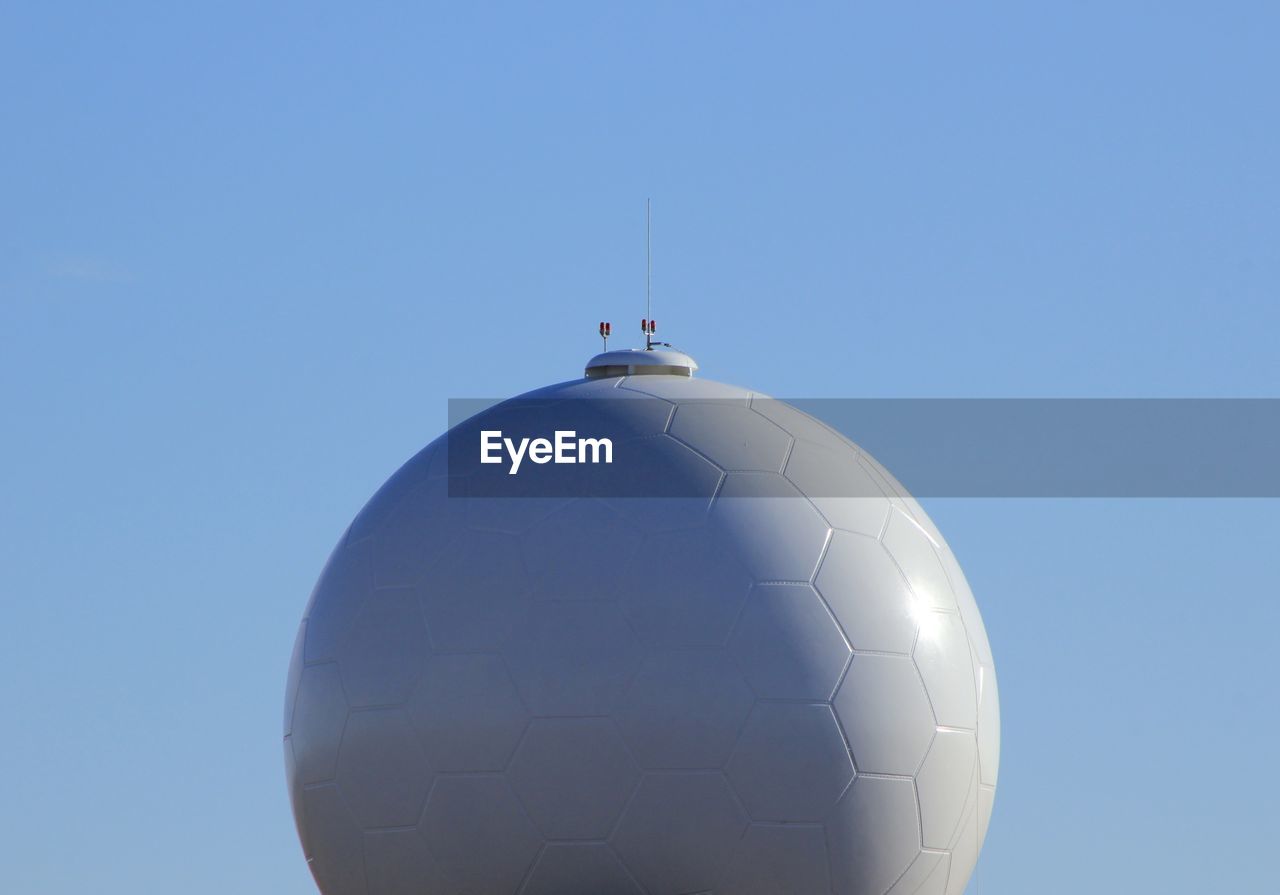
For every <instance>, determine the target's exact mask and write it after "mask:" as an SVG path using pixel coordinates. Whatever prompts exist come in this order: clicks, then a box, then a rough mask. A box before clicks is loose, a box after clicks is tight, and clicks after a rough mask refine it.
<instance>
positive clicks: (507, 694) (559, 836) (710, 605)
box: [285, 348, 1000, 895]
mask: <svg viewBox="0 0 1280 895" xmlns="http://www.w3.org/2000/svg"><path fill="white" fill-rule="evenodd" d="M695 366H696V365H694V364H693V361H692V360H691V359H690V358H688V357H687V355H684V354H682V353H680V352H677V351H674V350H670V349H667V348H655V349H654V350H653V351H652V352H643V351H640V352H627V351H623V352H608V353H607V354H605V355H602V356H601V357H600V358H597V359H595V360H593V361H592V364H591V365H590V372H589V375H588V376H587V377H585V378H582V379H577V380H573V381H570V382H564V383H560V384H556V385H551V386H547V387H545V388H541V389H538V390H537V391H536V392H532V393H530V394H529V395H528V396H525V397H526V398H528V400H524V399H523V398H517V399H513V400H512V401H510V402H504V404H503V405H500V407H501V408H502V409H501V410H500V411H497V410H493V411H484V412H483V413H482V414H480V415H478V416H477V417H474V418H472V419H471V420H468V421H466V422H464V423H462V424H459V425H458V426H456V427H454V428H453V429H451V430H450V432H449V433H447V434H446V435H445V436H444V437H442V438H440V439H437V440H436V441H435V442H433V443H432V444H431V445H429V446H428V447H427V448H425V449H424V450H423V451H421V452H420V453H419V454H418V455H416V456H415V457H413V458H412V459H411V460H410V461H409V462H407V463H406V464H405V465H404V466H403V467H401V469H400V470H398V471H397V472H396V473H395V474H394V475H393V476H392V477H391V478H390V479H389V480H388V481H387V483H386V484H385V485H384V486H383V487H382V488H381V489H379V490H378V492H377V493H376V494H375V496H374V497H373V499H372V500H371V501H370V502H369V504H368V505H367V506H366V507H365V508H364V509H363V510H362V511H361V512H360V513H359V514H358V515H357V517H356V519H355V521H354V522H353V523H352V525H351V527H350V529H349V530H348V532H347V534H346V535H345V536H344V537H343V538H342V539H341V541H340V543H339V544H338V546H337V547H336V548H335V549H334V551H333V554H332V556H331V558H330V560H329V563H328V565H327V566H326V567H325V569H324V571H323V572H322V573H321V576H320V579H319V581H318V583H317V585H316V588H315V591H314V593H313V596H312V598H311V600H310V602H309V604H308V608H307V610H306V613H305V615H304V622H303V624H302V625H301V626H300V628H299V634H298V639H297V643H296V646H295V649H294V654H293V660H292V663H291V665H290V669H289V676H288V683H287V688H286V689H287V693H286V709H285V716H286V717H285V734H286V740H285V763H286V774H287V777H288V781H289V796H290V798H291V800H292V803H293V808H294V813H295V815H296V819H297V824H298V831H299V836H300V838H301V839H302V841H303V847H304V852H305V854H306V855H307V857H308V859H309V860H310V862H311V867H312V870H313V873H314V875H315V878H316V882H317V885H318V886H319V889H320V891H321V893H322V895H408V893H413V895H428V893H450V892H453V893H462V892H470V893H475V895H482V893H483V895H552V893H555V895H601V893H602V892H617V893H620V895H624V893H625V895H692V893H717V895H784V893H786V895H795V893H798V892H806V893H807V892H830V893H831V895H908V893H915V895H921V893H923V895H942V893H943V892H944V891H945V892H948V893H957V895H958V893H960V892H961V891H963V888H964V885H965V883H966V882H967V880H968V876H969V873H970V872H971V870H972V867H973V864H974V862H975V861H976V859H977V854H978V849H979V848H980V847H981V843H982V840H983V838H984V837H985V835H986V833H987V824H988V820H989V818H990V814H991V807H992V803H993V799H994V796H995V784H996V780H997V772H998V762H999V731H1000V726H999V707H998V696H997V690H996V684H995V670H994V663H993V662H992V659H991V651H990V645H989V644H988V643H987V639H986V633H985V631H984V630H983V627H982V619H981V615H980V614H979V612H978V608H977V604H976V603H975V602H974V600H973V595H972V593H971V592H970V591H969V588H968V584H967V582H965V580H964V576H963V573H962V572H961V571H960V567H959V564H958V563H957V562H956V560H955V557H954V556H953V555H952V554H951V552H950V551H949V549H948V548H947V547H946V544H945V543H944V542H943V541H942V538H941V535H940V534H938V532H937V530H936V529H935V528H934V527H933V525H932V523H930V522H929V521H928V517H927V516H926V515H924V511H923V510H922V509H921V508H920V506H919V504H917V503H916V502H915V501H914V500H912V499H911V497H910V495H909V494H907V493H906V492H905V491H904V490H902V486H901V485H900V484H899V483H897V482H896V481H895V480H894V479H893V478H892V476H891V475H890V474H889V473H888V472H887V471H885V470H884V469H883V468H882V467H880V466H879V464H877V463H876V462H875V461H874V460H873V459H872V458H870V457H868V456H867V455H866V454H865V453H863V452H862V451H860V450H859V449H858V448H857V447H856V446H855V445H853V444H851V443H850V442H848V441H847V440H846V439H844V438H843V437H842V436H840V435H839V434H838V433H836V432H834V431H833V430H832V429H830V428H829V427H827V426H826V425H824V424H823V423H821V422H819V421H817V420H815V419H813V418H812V417H809V416H807V415H806V414H804V413H801V412H800V411H799V410H797V409H796V408H795V407H792V406H790V405H788V404H786V403H784V402H780V401H775V400H773V399H767V398H763V397H761V396H758V395H753V394H752V393H751V392H749V391H747V390H745V389H741V388H737V387H735V386H729V385H723V384H720V383H716V382H713V381H710V380H706V379H702V378H699V377H696V376H693V375H692V373H693V372H694V368H695ZM494 421H501V423H502V425H504V426H506V427H507V428H508V429H509V430H510V431H508V432H504V435H511V436H515V437H517V438H519V437H521V436H524V435H531V436H539V437H541V436H544V435H546V434H547V433H549V432H551V431H553V430H556V429H558V428H559V427H560V424H563V425H564V426H565V427H568V428H573V429H575V430H576V431H577V432H578V433H579V434H582V435H585V436H591V435H593V434H596V433H593V431H592V430H593V427H594V426H596V425H598V424H599V425H605V424H607V425H609V426H611V427H613V431H616V432H617V433H618V436H619V442H618V445H617V446H616V447H617V450H616V452H615V453H616V456H615V462H614V463H613V468H612V470H611V472H610V476H599V475H598V472H599V470H594V471H593V470H584V471H583V475H584V478H582V479H580V480H579V479H574V478H573V476H569V477H568V478H566V474H565V472H564V470H559V471H558V472H557V471H555V470H552V471H553V472H554V473H555V475H557V476H559V478H554V477H553V478H552V479H548V481H556V482H566V481H571V480H572V481H577V482H578V484H579V485H581V484H582V482H586V483H588V484H590V487H576V490H575V488H567V489H565V493H560V492H559V491H556V490H554V489H552V490H550V491H548V492H547V493H540V492H538V491H537V489H533V490H529V489H528V488H527V486H526V484H521V483H527V482H528V481H530V480H529V479H525V478H524V475H525V472H524V470H522V472H521V473H520V474H519V475H511V474H510V473H509V472H508V471H506V470H505V469H504V470H503V471H501V472H500V474H499V475H498V476H496V477H494V479H495V481H496V480H497V479H502V480H503V481H509V482H510V483H511V485H512V487H516V486H517V485H519V487H520V488H524V489H525V490H518V491H517V492H513V493H512V494H510V495H507V494H505V492H501V491H500V490H499V492H498V493H497V495H496V496H494V495H493V494H485V493H484V492H483V489H481V490H480V491H475V489H476V488H477V487H478V485H477V482H479V481H480V479H479V477H478V475H477V474H476V473H475V472H474V471H471V470H470V469H469V468H466V467H464V468H463V469H462V470H461V471H459V469H457V468H455V464H456V461H458V459H459V458H466V457H470V456H471V455H472V454H474V453H475V452H476V450H477V445H478V444H479V438H478V433H479V432H480V431H482V429H483V427H484V426H485V425H490V424H493V423H494ZM519 428H527V429H529V431H528V432H525V431H516V429H519ZM550 465H554V464H550ZM550 465H546V464H545V463H544V461H542V460H538V461H531V462H529V463H528V465H527V468H528V469H535V470H537V469H541V470H547V469H549V468H550ZM486 469H491V467H486ZM601 483H609V484H610V488H611V490H610V488H604V489H603V490H601V492H600V493H595V491H594V490H592V489H594V488H596V487H597V486H599V485H600V484H601ZM498 484H499V485H502V482H498ZM618 486H621V487H618ZM486 487H487V485H486ZM473 491H474V492H475V493H473Z"/></svg>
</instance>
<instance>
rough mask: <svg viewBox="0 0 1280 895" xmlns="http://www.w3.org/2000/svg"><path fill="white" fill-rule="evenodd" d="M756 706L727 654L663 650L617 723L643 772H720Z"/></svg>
mask: <svg viewBox="0 0 1280 895" xmlns="http://www.w3.org/2000/svg"><path fill="white" fill-rule="evenodd" d="M754 703H755V696H754V695H753V694H752V692H751V688H750V687H749V686H748V685H747V682H746V681H745V680H744V679H743V677H742V672H741V671H740V670H739V668H738V665H737V664H736V663H735V662H734V661H733V659H731V658H730V657H729V656H728V655H727V654H726V653H725V652H723V651H722V650H719V649H688V650H681V649H674V650H660V651H654V652H651V653H650V654H649V655H648V656H647V657H646V658H645V660H644V662H643V664H642V665H641V666H640V670H639V672H637V673H636V676H635V679H634V680H633V681H632V682H631V686H630V687H629V688H628V689H627V692H626V693H625V694H624V695H623V696H622V699H621V700H620V701H619V702H618V706H617V709H616V710H615V711H614V720H616V721H617V722H618V727H619V728H620V729H621V731H622V736H623V739H624V740H625V741H626V742H627V745H628V746H629V747H630V749H631V751H632V753H633V754H634V755H635V756H636V759H637V760H638V761H639V763H640V766H641V767H643V768H646V769H649V770H657V769H664V768H665V769H672V770H674V769H680V768H684V769H690V768H718V767H721V766H722V765H723V764H724V762H725V760H726V759H728V757H729V753H730V752H732V751H733V746H734V743H736V742H737V739H738V732H739V731H740V730H741V729H742V724H743V722H744V721H746V719H747V715H748V714H750V712H751V707H752V705H753V704H754Z"/></svg>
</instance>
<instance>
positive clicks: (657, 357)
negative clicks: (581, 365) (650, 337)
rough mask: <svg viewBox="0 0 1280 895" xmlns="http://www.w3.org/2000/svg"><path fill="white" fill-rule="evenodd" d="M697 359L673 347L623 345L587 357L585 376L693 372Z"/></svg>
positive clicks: (600, 376) (659, 374)
mask: <svg viewBox="0 0 1280 895" xmlns="http://www.w3.org/2000/svg"><path fill="white" fill-rule="evenodd" d="M697 369H698V362H697V361H695V360H694V359H693V358H691V357H690V356H689V355H687V354H685V353H684V352H683V351H676V350H675V349H674V348H650V349H647V350H646V349H644V348H623V349H619V350H617V351H606V352H604V353H603V354H597V355H596V356H595V357H593V358H591V360H589V361H587V370H586V375H587V378H588V379H605V378H609V377H612V376H692V375H693V374H694V371H696V370H697Z"/></svg>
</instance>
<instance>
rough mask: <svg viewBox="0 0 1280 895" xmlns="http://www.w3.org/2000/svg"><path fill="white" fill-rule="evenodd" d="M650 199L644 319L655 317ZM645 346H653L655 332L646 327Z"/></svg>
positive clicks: (646, 205)
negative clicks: (650, 237)
mask: <svg viewBox="0 0 1280 895" xmlns="http://www.w3.org/2000/svg"><path fill="white" fill-rule="evenodd" d="M649 205H650V200H649V199H645V200H644V319H645V320H649V319H651V318H652V317H653V285H652V284H653V249H652V243H651V242H650V239H649V221H650V218H651V217H652V215H651V213H650V210H649ZM644 347H645V350H646V351H648V350H649V349H651V348H652V347H653V333H651V332H649V327H648V326H646V327H645V332H644Z"/></svg>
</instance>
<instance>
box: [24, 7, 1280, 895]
mask: <svg viewBox="0 0 1280 895" xmlns="http://www.w3.org/2000/svg"><path fill="white" fill-rule="evenodd" d="M1067 6H1069V7H1070V8H1060V7H1067ZM1278 32H1280V12H1277V11H1276V7H1275V5H1274V4H1267V3H1261V2H1259V3H1251V4H1250V3H1245V4H1241V3H1216V4H1203V3H1201V4H1188V3H1155V2H1150V3H1115V2H1106V3H1101V2H1094V3H1073V4H1043V3H1041V4H1028V3H1003V4H990V3H967V4H910V5H904V4H877V5H875V6H870V5H865V4H862V5H858V6H857V7H856V8H855V7H854V5H853V4H782V3H767V4H766V3H750V4H747V3H734V4H729V3H720V4H710V3H697V4H658V5H653V4H645V5H640V4H632V5H627V6H625V7H624V6H623V5H622V4H607V3H579V4H524V5H516V4H503V5H489V4H484V5H480V4H463V3H457V4H450V5H449V6H437V7H431V8H429V7H427V6H426V5H425V4H402V5H395V6H392V5H384V4H377V5H373V4H366V5H365V6H364V7H363V8H356V7H355V6H349V7H346V8H344V7H338V6H326V5H321V4H312V3H307V4H301V3H299V4H292V5H274V6H273V8H271V9H266V8H265V7H264V5H262V4H245V5H243V6H240V7H239V8H236V5H234V4H230V3H223V4H216V5H215V4H209V5H207V6H206V7H205V8H203V9H196V8H193V7H192V5H191V4H172V3H154V4H136V3H120V4H111V5H96V4H95V5H93V6H90V5H88V4H84V5H81V6H79V7H77V5H75V4H50V3H44V4H36V3H25V4H18V3H8V4H5V6H4V8H3V10H2V11H0V121H2V122H3V131H2V133H3V136H2V138H0V407H2V409H3V417H2V418H3V424H2V425H3V429H2V433H3V438H2V440H0V451H2V454H0V456H2V457H3V463H0V508H2V509H0V600H2V601H3V604H2V605H3V607H4V610H5V611H4V616H3V623H0V672H2V673H0V709H2V710H3V716H4V729H3V734H2V735H0V768H3V773H2V774H0V842H3V843H4V849H3V851H4V854H5V856H6V857H5V860H4V869H3V871H0V889H3V890H4V891H6V892H15V893H37V892H39V893H57V895H61V893H82V892H95V893H101V895H114V893H126V892H127V893H131V895H132V893H139V892H144V893H145V892H177V893H182V895H205V893H209V895H214V893H217V895H222V893H226V892H232V891H237V892H271V893H274V895H302V893H308V892H311V891H313V890H312V884H311V882H310V878H309V876H308V874H307V872H306V869H305V866H304V863H303V861H302V858H301V855H300V851H299V849H298V846H297V844H296V840H295V837H294V833H293V829H292V821H291V818H290V815H289V809H288V806H287V800H286V798H285V792H284V784H283V772H282V767H281V756H280V714H281V702H282V691H283V686H284V674H285V669H286V665H287V662H288V658H289V650H290V646H291V642H292V638H293V633H294V629H295V625H296V623H297V620H298V618H299V616H300V614H301V611H302V608H303V604H304V601H305V600H306V597H307V594H308V592H309V590H310V587H311V584H312V583H313V581H314V579H315V577H316V575H317V574H318V572H319V570H320V566H321V564H322V562H323V560H324V558H325V556H326V554H327V552H328V550H329V548H330V546H331V545H332V543H333V541H334V540H335V539H336V538H337V536H338V534H339V533H340V532H341V531H342V529H343V528H344V526H345V525H346V524H347V522H348V521H349V520H350V518H351V517H352V515H353V514H354V513H355V511H356V510H357V509H358V508H359V507H360V505H361V504H362V503H363V501H364V500H365V499H366V498H367V497H368V496H369V495H370V494H371V493H372V492H373V490H374V489H375V488H376V486H377V485H378V484H379V483H380V482H381V481H382V480H383V479H384V478H385V477H386V476H387V475H388V474H389V473H390V472H391V471H392V470H393V469H394V468H395V467H396V466H397V465H398V464H399V463H400V462H402V461H403V460H404V459H406V458H407V457H408V456H409V455H410V454H411V453H413V452H414V451H415V450H416V449H417V448H418V447H419V446H420V445H422V444H423V443H425V442H426V441H427V440H429V439H430V438H432V437H434V436H435V435H436V434H438V432H439V431H440V430H441V428H442V426H443V424H444V420H445V415H446V403H445V402H446V399H447V398H449V397H457V396H476V395H479V396H504V395H509V394H513V393H516V392H520V391H524V390H526V389H529V388H532V387H535V386H539V385H543V384H546V383H548V382H552V381H557V380H560V379H565V378H569V377H571V376H573V375H575V374H576V373H577V372H578V371H579V370H580V369H581V366H582V362H583V361H584V360H585V359H586V357H587V356H588V355H589V354H590V353H591V352H592V351H593V350H594V349H595V348H596V346H597V344H598V339H597V338H596V336H595V325H596V322H597V321H598V320H600V319H610V320H612V321H614V325H615V328H616V332H618V333H620V335H619V336H615V339H614V341H615V342H619V343H622V344H626V343H627V342H629V341H632V340H634V338H635V337H636V336H637V335H638V333H636V332H633V330H634V329H636V327H635V318H637V317H638V316H639V315H640V313H641V307H642V305H641V301H642V296H643V271H644V242H643V240H644V223H643V207H644V198H645V197H646V196H652V197H653V199H654V217H655V236H654V243H655V263H654V268H655V279H654V292H655V302H656V304H655V310H654V316H655V317H656V318H657V319H658V322H659V335H660V336H661V337H666V338H670V339H671V340H672V341H675V342H677V343H678V344H680V345H681V346H682V347H686V348H688V349H689V350H690V351H691V352H692V353H693V354H694V355H695V356H696V357H697V358H698V360H699V361H700V363H701V364H702V367H703V371H704V373H706V374H707V375H709V376H711V377H713V378H718V379H724V380H727V381H730V382H735V383H739V384H742V385H746V386H750V387H753V388H757V389H760V390H763V391H767V392H770V393H772V394H775V395H780V396H797V397H798V396H816V397H836V396H847V395H848V396H906V395H911V396H1041V395H1043V396H1086V397H1087V396H1197V397H1207V396H1275V395H1277V394H1278V393H1280V361H1278V360H1277V350H1276V344H1277V337H1278V333H1280V305H1278V303H1277V300H1276V294H1277V290H1276V287H1277V283H1280V248H1278V246H1280V239H1277V234H1280V166H1278V165H1277V159H1278V158H1280V119H1277V116H1276V114H1275V112H1276V85H1277V84H1280V55H1278V54H1277V53H1276V35H1277V33H1278ZM1170 450H1175V451H1176V450H1177V445H1176V444H1172V445H1170ZM909 484H910V483H909V482H908V485H909ZM928 508H929V509H930V511H931V512H932V513H933V514H934V516H935V519H936V521H937V522H938V523H939V525H940V526H941V528H942V529H943V531H944V532H946V534H947V535H948V537H949V538H950V540H951V542H952V545H953V547H954V548H955V550H956V552H957V554H958V555H959V557H960V559H961V561H962V562H963V563H964V565H965V567H966V569H967V570H968V572H969V576H970V579H971V582H972V584H973V587H974V590H975V591H976V592H977V595H978V598H979V601H980V603H981V605H982V607H983V611H984V614H985V617H986V620H987V626H988V629H989V631H990V634H991V638H992V641H993V644H994V648H995V652H996V659H997V663H998V667H999V671H1000V675H1001V678H1000V680H1001V695H1002V699H1003V710H1004V731H1005V750H1004V765H1003V767H1002V775H1001V787H1000V790H999V794H998V797H997V801H996V809H995V815H994V818H993V821H992V826H991V832H990V836H989V839H988V844H987V849H986V851H985V852H984V855H983V858H982V861H981V863H980V865H979V870H978V876H977V886H976V891H977V892H979V893H980V895H995V893H1009V895H1021V893H1025V892H1036V893H1038V895H1054V893H1075V892H1081V891H1089V892H1095V891H1102V892H1119V893H1130V892H1134V893H1136V892H1163V893H1196V895H1200V893H1204V892H1208V891H1220V892H1224V891H1236V892H1245V891H1262V890H1264V889H1266V888H1267V887H1268V886H1270V885H1271V884H1273V882H1274V866H1273V865H1274V860H1273V859H1272V858H1270V857H1268V855H1271V854H1274V848H1275V843H1276V841H1277V840H1278V839H1280V822H1278V820H1277V815H1276V811H1275V806H1276V804H1277V802H1278V801H1280V778H1278V774H1280V772H1278V771H1277V768H1276V762H1275V761H1274V757H1273V756H1274V753H1275V748H1276V745H1275V744H1276V740H1277V735H1278V734H1280V728H1278V726H1277V717H1278V716H1280V711H1278V710H1280V699H1278V698H1277V695H1276V682H1277V673H1276V668H1275V660H1274V656H1275V652H1276V651H1275V646H1274V642H1273V640H1274V635H1275V632H1276V631H1277V630H1278V629H1280V609H1278V608H1277V605H1278V602H1280V601H1278V600H1277V596H1280V594H1278V593H1277V591H1278V588H1277V584H1276V581H1277V575H1276V560H1275V556H1276V543H1277V541H1278V540H1280V505H1277V503H1275V502H1268V501H1174V500H1153V501H1106V500H1088V501H1048V500H1044V501H1032V500H1021V501H995V500H950V501H931V502H929V504H928ZM972 888H973V887H971V889H972Z"/></svg>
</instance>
